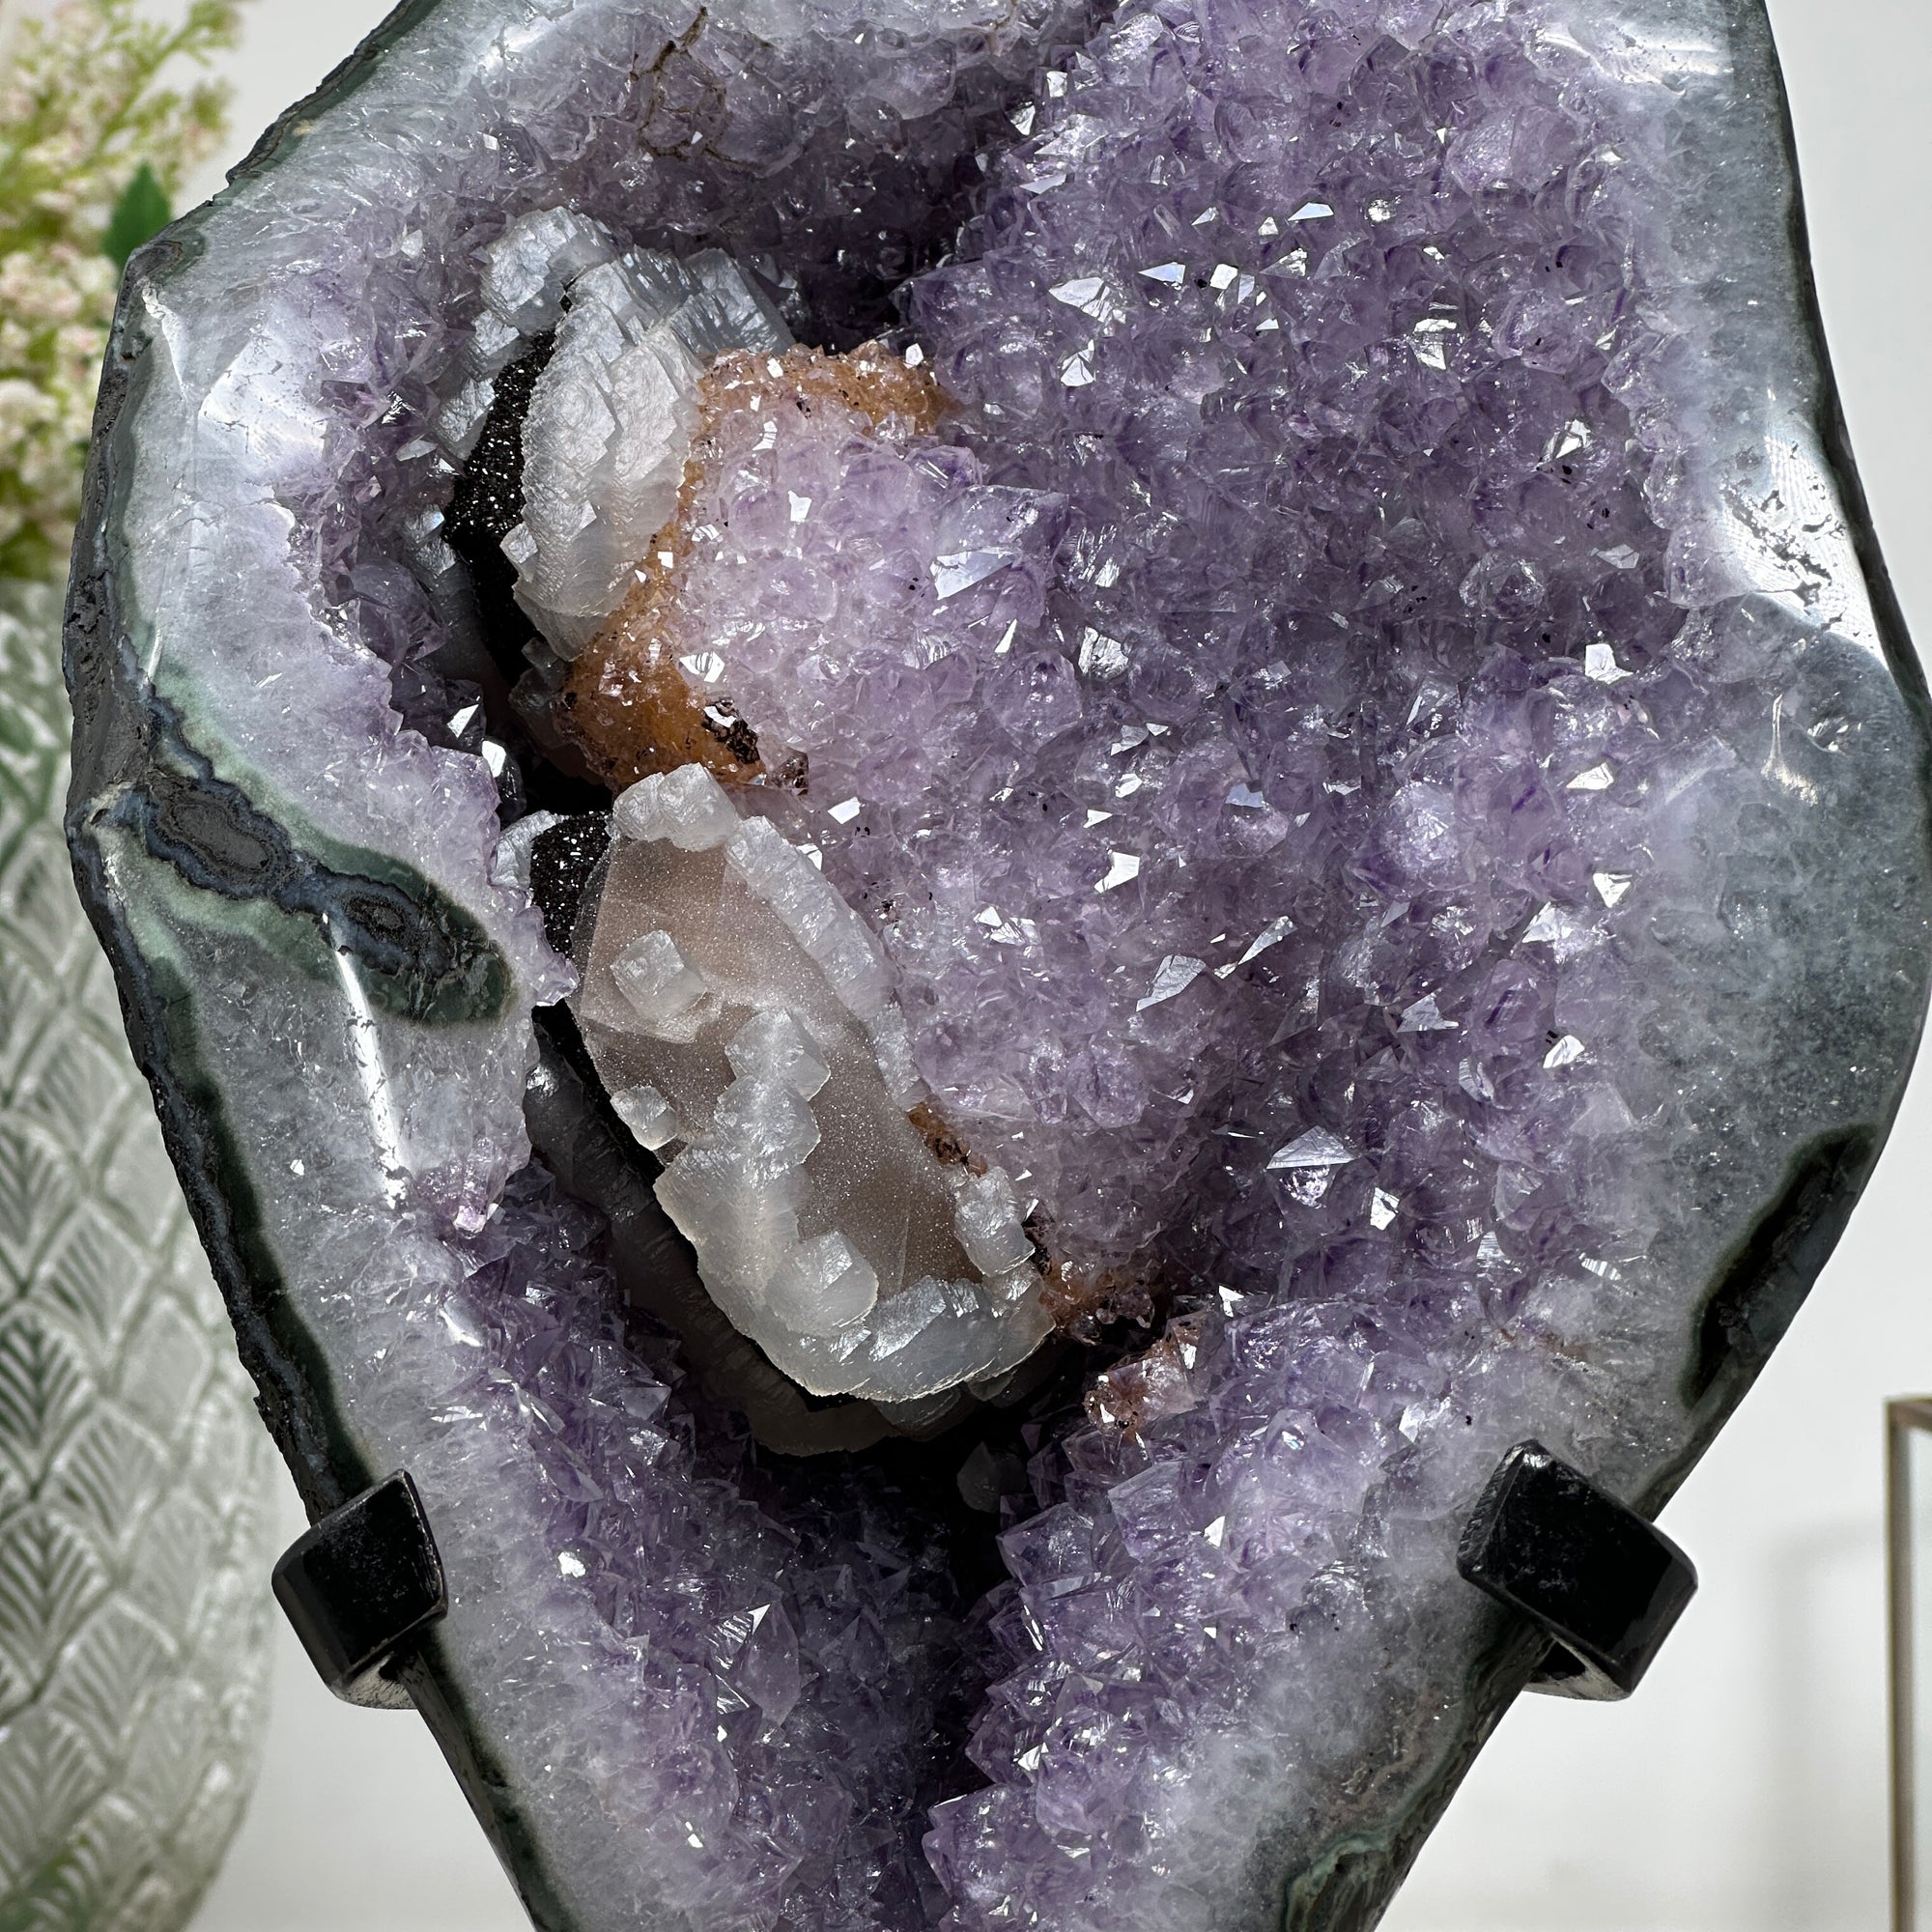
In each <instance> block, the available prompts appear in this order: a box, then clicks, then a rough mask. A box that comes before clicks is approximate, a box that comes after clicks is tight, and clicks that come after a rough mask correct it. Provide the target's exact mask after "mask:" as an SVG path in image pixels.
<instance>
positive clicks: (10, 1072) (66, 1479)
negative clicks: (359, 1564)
mask: <svg viewBox="0 0 1932 1932" xmlns="http://www.w3.org/2000/svg"><path fill="white" fill-rule="evenodd" d="M59 627H60V595H59V592H58V591H57V590H56V589H55V588H54V587H53V586H51V585H47V584H39V583H7V584H0V1924H4V1925H7V1926H10V1927H20V1928H22V1932H25V1928H28V1927H32V1928H35V1932H102V1928H108V1927H112V1928H114V1932H175V1928H178V1927H181V1926H183V1925H185V1923H186V1922H187V1920H188V1918H189V1917H190V1915H191V1914H192V1913H193V1911H194V1908H195V1906H196V1905H197V1904H198V1903H199V1901H200V1898H201V1895H202V1893H203V1891H204V1889H206V1887H207V1885H208V1883H209V1881H210V1880H211V1879H212V1878H213V1875H214V1872H215V1869H216V1867H217V1866H218V1864H219V1863H220V1861H221V1857H222V1854H223V1852H224V1851H225V1850H226V1849H227V1846H228V1841H229V1839H230V1837H231V1836H232V1835H233V1833H234V1832H235V1828H236V1826H237V1825H238V1823H239V1822H240V1820H241V1810H242V1807H243V1805H244V1804H246V1802H247V1798H248V1793H249V1791H250V1789H251V1788H252V1786H253V1783H254V1778H255V1769H256V1764H257V1762H258V1759H259V1756H260V1751H261V1741H262V1731H263V1726H264V1723H265V1721H266V1719H267V1707H268V1689H269V1685H268V1677H269V1654H270V1653H269V1637H270V1623H269V1602H268V1595H267V1591H266V1588H265V1577H266V1566H267V1564H268V1562H269V1560H270V1555H271V1553H272V1550H271V1537H272V1530H273V1522H272V1514H273V1513H272V1510H271V1508H270V1496H271V1493H272V1492H271V1489H270V1466H269V1462H268V1458H267V1457H266V1456H265V1454H264V1448H265V1445H264V1443H263V1442H262V1439H261V1435H260V1431H259V1427H258V1425H257V1423H256V1420H255V1417H254V1414H253V1412H252V1406H251V1404H250V1401H249V1393H250V1391H249V1388H248V1383H247V1378H245V1377H244V1376H243V1375H242V1373H241V1365H240V1363H239V1362H238V1361H237V1360H236V1359H235V1350H234V1342H233V1330H232V1327H231V1325H230V1323H229V1321H228V1318H227V1312H226V1310H225V1308H224V1307H223V1305H222V1300H221V1296H220V1294H219V1293H218V1292H217V1290H216V1289H215V1286H214V1283H213V1279H212V1278H211V1277H210V1274H209V1271H208V1266H207V1261H206V1258H205V1256H204V1255H203V1253H202V1251H201V1247H200V1243H199V1241H198V1240H197V1239H196V1236H195V1231H194V1228H193V1226H192V1224H191V1222H190V1220H189V1218H188V1212H187V1207H186V1204H185V1201H184V1200H183V1199H182V1193H181V1187H180V1183H179V1182H178V1181H177V1180H176V1179H175V1176H174V1173H173V1170H172V1169H171V1168H170V1166H169V1164H168V1160H167V1155H166V1153H165V1151H164V1150H163V1148H162V1145H161V1136H160V1133H159V1130H158V1128H157V1127H156V1122H155V1117H154V1104H153V1100H152V1097H151V1095H150V1094H149V1092H148V1089H147V1087H146V1085H145V1083H144V1082H143V1081H142V1080H141V1078H140V1075H139V1074H138V1073H137V1072H136V1070H135V1068H134V1066H133V1065H132V1063H131V1062H130V1060H129V1058H128V1048H127V1040H126V1037H125V1035H124V1033H123V1029H122V1024H121V1015H120V1010H119V1007H118V1004H117V1002H116V999H115V993H114V984H113V979H112V975H111V973H110V972H109V970H108V967H107V962H106V961H105V959H104V958H102V957H101V956H100V952H99V946H98V944H97V943H96V941H95V938H94V935H93V933H92V932H91V931H90V929H89V927H88V924H87V921H86V919H85V917H84V916H83V914H82V912H81V907H80V901H79V899H78V897H77V896H76V895H75V892H74V889H73V877H72V869H71V863H70V861H69V858H68V853H67V849H66V844H65V841H64V839H63V838H62V836H61V821H60V814H61V810H62V806H63V803H64V799H65V795H66V791H67V779H68V737H69V732H70V721H69V714H68V706H67V696H66V693H65V691H64V690H63V689H62V686H61V680H60V628H59Z"/></svg>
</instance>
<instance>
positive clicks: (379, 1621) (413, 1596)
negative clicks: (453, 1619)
mask: <svg viewBox="0 0 1932 1932" xmlns="http://www.w3.org/2000/svg"><path fill="white" fill-rule="evenodd" d="M274 1590H275V1601H276V1602H277V1603H278V1604H280V1605H281V1606H282V1611H283V1614H284V1615H285V1616H287V1618H288V1620H289V1622H290V1623H291V1624H292V1625H294V1627H295V1633H296V1635H297V1636H298V1637H299V1638H300V1639H301V1647H302V1648H303V1649H304V1650H305V1651H307V1652H308V1660H309V1662H311V1663H313V1664H314V1665H315V1667H316V1670H317V1672H318V1673H319V1674H320V1676H321V1678H322V1681H323V1682H324V1683H325V1684H327V1686H328V1688H329V1689H330V1690H332V1691H334V1693H335V1694H336V1695H337V1696H338V1697H340V1698H342V1699H343V1700H344V1701H345V1702H347V1703H351V1704H364V1705H369V1706H372V1707H374V1708H376V1709H379V1710H405V1711H406V1710H408V1709H409V1708H410V1696H409V1692H408V1691H407V1690H404V1689H403V1687H402V1686H401V1685H400V1684H399V1683H397V1682H396V1680H395V1677H394V1675H393V1671H394V1668H395V1666H396V1665H397V1664H398V1663H400V1662H402V1661H403V1658H404V1655H405V1653H406V1652H407V1651H408V1650H409V1648H410V1646H411V1645H412V1643H413V1641H414V1640H415V1639H416V1638H418V1637H420V1636H421V1635H422V1634H423V1633H424V1632H425V1631H426V1630H428V1629H429V1627H430V1626H431V1625H432V1624H434V1623H436V1622H437V1621H438V1620H439V1619H440V1618H441V1617H442V1616H443V1615H444V1614H445V1613H446V1612H447V1610H448V1608H449V1593H448V1590H447V1588H446V1587H445V1585H444V1582H443V1575H442V1558H441V1556H440V1555H439V1554H438V1552H437V1547H436V1539H435V1537H433V1536H432V1535H431V1534H430V1527H429V1518H428V1517H427V1516H426V1515H425V1514H424V1513H423V1506H422V1497H421V1496H419V1495H418V1494H417V1493H416V1486H415V1484H414V1483H412V1481H411V1480H410V1477H409V1472H408V1471H407V1470H402V1469H399V1470H398V1471H397V1472H396V1473H395V1474H394V1475H393V1476H391V1477H389V1478H388V1479H387V1480H386V1481H385V1482H381V1483H378V1484H377V1485H376V1486H375V1488H374V1489H369V1490H364V1491H363V1492H362V1493H361V1494H360V1495H359V1496H355V1497H352V1498H351V1499H350V1501H348V1502H346V1503H344V1504H343V1505H342V1507H341V1508H340V1509H338V1510H334V1511H331V1512H330V1514H328V1515H327V1516H326V1517H324V1518H323V1519H322V1520H321V1521H320V1522H318V1523H316V1524H315V1525H314V1527H313V1528H311V1529H310V1530H309V1531H308V1532H307V1533H306V1534H305V1535H303V1536H301V1537H298V1539H297V1540H296V1541H295V1542H294V1543H292V1544H291V1545H290V1546H289V1548H288V1549H287V1550H286V1551H285V1552H284V1554H283V1556H282V1559H281V1561H280V1562H279V1563H277V1564H276V1565H275V1571H274Z"/></svg>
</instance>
